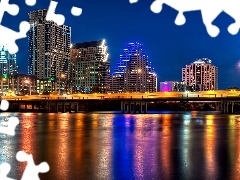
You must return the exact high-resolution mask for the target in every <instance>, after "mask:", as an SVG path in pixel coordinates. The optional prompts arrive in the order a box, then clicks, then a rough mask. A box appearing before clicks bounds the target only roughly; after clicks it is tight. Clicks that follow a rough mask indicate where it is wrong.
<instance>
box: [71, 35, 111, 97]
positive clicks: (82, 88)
mask: <svg viewBox="0 0 240 180" xmlns="http://www.w3.org/2000/svg"><path fill="white" fill-rule="evenodd" d="M70 51H71V53H70V54H71V73H70V81H71V83H72V85H71V88H72V91H73V92H82V93H105V92H107V91H108V90H109V83H108V79H109V75H110V59H109V54H108V47H107V43H106V40H105V39H103V40H99V41H91V42H83V43H76V44H73V45H72V47H71V50H70Z"/></svg>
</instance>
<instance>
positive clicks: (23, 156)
mask: <svg viewBox="0 0 240 180" xmlns="http://www.w3.org/2000/svg"><path fill="white" fill-rule="evenodd" d="M28 158H29V155H28V154H27V153H25V152H23V151H18V152H17V154H16V159H17V160H18V161H20V162H24V161H27V160H28Z"/></svg>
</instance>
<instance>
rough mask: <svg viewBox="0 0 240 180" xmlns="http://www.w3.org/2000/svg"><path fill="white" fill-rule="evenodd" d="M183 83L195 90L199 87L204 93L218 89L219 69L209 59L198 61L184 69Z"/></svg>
mask: <svg viewBox="0 0 240 180" xmlns="http://www.w3.org/2000/svg"><path fill="white" fill-rule="evenodd" d="M182 81H184V82H185V84H186V85H187V86H192V87H193V88H194V87H196V86H198V87H201V88H200V89H201V90H203V91H208V90H217V89H218V68H217V67H216V66H214V65H212V62H211V60H210V59H208V58H201V59H197V60H196V61H195V62H193V63H191V64H190V65H186V67H185V68H182Z"/></svg>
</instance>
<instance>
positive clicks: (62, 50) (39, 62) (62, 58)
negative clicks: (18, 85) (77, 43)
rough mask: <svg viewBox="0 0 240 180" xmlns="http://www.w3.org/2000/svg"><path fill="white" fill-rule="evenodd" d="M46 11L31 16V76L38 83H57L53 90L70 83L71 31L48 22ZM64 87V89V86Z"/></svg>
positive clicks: (36, 12) (31, 13)
mask: <svg viewBox="0 0 240 180" xmlns="http://www.w3.org/2000/svg"><path fill="white" fill-rule="evenodd" d="M46 15H47V10H45V9H43V10H37V11H31V12H30V13H29V23H30V26H31V28H30V30H29V32H28V45H29V58H28V73H29V74H32V75H35V76H37V78H38V79H41V80H44V81H47V80H48V79H54V90H55V91H59V92H60V90H61V87H62V86H65V85H66V84H68V83H69V81H68V80H69V68H70V67H69V66H70V45H71V28H70V27H68V26H65V25H62V26H58V25H57V24H56V23H55V22H53V21H46ZM63 84H64V85H63Z"/></svg>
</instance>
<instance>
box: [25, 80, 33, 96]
mask: <svg viewBox="0 0 240 180" xmlns="http://www.w3.org/2000/svg"><path fill="white" fill-rule="evenodd" d="M25 83H26V84H29V95H30V96H31V95H32V90H31V89H32V87H31V81H30V80H28V79H26V80H25Z"/></svg>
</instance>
